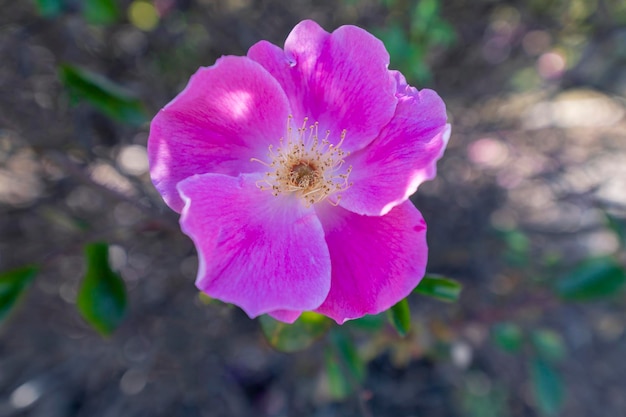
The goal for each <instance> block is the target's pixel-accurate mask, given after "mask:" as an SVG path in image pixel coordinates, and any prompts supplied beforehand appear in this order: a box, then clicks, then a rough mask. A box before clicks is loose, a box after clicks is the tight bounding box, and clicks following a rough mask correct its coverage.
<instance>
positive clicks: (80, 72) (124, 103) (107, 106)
mask: <svg viewBox="0 0 626 417" xmlns="http://www.w3.org/2000/svg"><path fill="white" fill-rule="evenodd" d="M59 76H60V78H61V81H63V84H65V86H66V87H67V89H68V91H69V92H70V95H71V96H72V98H73V99H74V101H77V100H85V101H86V102H88V103H89V104H91V105H92V106H94V107H95V108H96V109H97V110H99V111H100V112H102V113H104V114H106V115H107V116H109V117H111V118H113V119H115V120H117V121H119V122H122V123H127V124H129V125H133V126H139V125H141V124H143V123H144V122H146V121H147V116H146V111H145V109H144V106H143V104H142V103H141V100H139V99H138V98H137V97H136V96H135V95H134V94H133V93H131V92H130V91H128V90H126V89H125V88H123V87H121V86H120V85H118V84H115V83H114V82H112V81H111V80H109V79H107V78H105V77H103V76H102V75H100V74H97V73H95V72H91V71H89V70H86V69H84V68H79V67H76V66H73V65H62V66H61V67H60V68H59Z"/></svg>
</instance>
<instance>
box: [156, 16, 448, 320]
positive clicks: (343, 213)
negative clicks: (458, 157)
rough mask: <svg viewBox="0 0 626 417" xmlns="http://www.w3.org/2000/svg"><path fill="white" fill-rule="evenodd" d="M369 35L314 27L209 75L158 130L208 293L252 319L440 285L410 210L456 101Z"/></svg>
mask: <svg viewBox="0 0 626 417" xmlns="http://www.w3.org/2000/svg"><path fill="white" fill-rule="evenodd" d="M388 64H389V54H388V53H387V51H386V50H385V47H384V46H383V44H382V42H381V41H380V40H378V39H376V38H375V37H374V36H372V35H371V34H369V33H368V32H366V31H364V30H363V29H360V28H358V27H355V26H342V27H340V28H338V29H337V30H335V31H334V32H333V33H328V32H326V31H324V30H323V29H322V28H321V27H320V26H319V25H317V24H316V23H315V22H313V21H310V20H308V21H303V22H301V23H299V24H298V25H297V26H296V27H295V28H294V29H293V31H292V32H291V33H290V34H289V36H288V37H287V40H286V41H285V47H284V49H281V48H280V47H278V46H275V45H273V44H271V43H269V42H266V41H261V42H258V43H257V44H255V45H253V46H252V47H251V48H250V50H249V51H248V54H247V56H244V57H236V56H225V57H222V58H220V59H219V60H218V61H217V62H216V63H215V65H213V66H211V67H207V68H200V69H199V70H198V71H197V72H196V73H195V74H194V75H193V76H192V77H191V79H190V81H189V83H188V85H187V87H186V88H185V89H184V90H183V91H182V92H181V93H180V94H179V95H178V96H177V97H176V98H175V99H174V100H173V101H172V102H170V103H169V104H168V105H167V106H165V107H164V108H163V109H162V110H161V111H160V112H159V113H158V114H157V115H156V116H155V117H154V120H153V121H152V124H151V126H150V137H149V140H148V154H149V160H150V173H151V176H152V180H153V182H154V185H155V186H156V188H157V189H158V191H159V192H160V193H161V195H162V196H163V199H164V200H165V202H166V203H167V205H168V206H169V207H171V208H172V209H173V210H175V211H176V212H179V213H180V215H181V217H180V224H181V228H182V230H183V231H184V232H185V233H186V234H187V235H189V236H190V237H191V239H192V240H193V242H194V244H195V246H196V248H197V251H198V257H199V267H198V276H197V280H196V284H197V286H198V288H199V289H200V290H202V291H203V292H205V293H206V294H208V295H209V296H211V297H214V298H217V299H220V300H222V301H225V302H228V303H233V304H236V305H238V306H239V307H241V308H242V309H243V310H244V311H245V312H246V313H247V314H248V315H249V316H250V317H256V316H258V315H261V314H265V313H267V314H269V315H271V316H272V317H274V318H276V319H278V320H281V321H284V322H288V323H291V322H293V321H295V320H296V319H297V318H298V316H299V315H300V313H302V312H303V311H315V312H318V313H321V314H324V315H326V316H328V317H331V318H332V319H334V320H335V321H337V322H338V323H340V324H341V323H343V322H345V321H346V320H350V319H355V318H358V317H362V316H363V315H365V314H377V313H379V312H381V311H384V310H386V309H388V308H389V307H391V306H393V305H394V304H395V303H397V302H398V301H400V300H402V299H403V298H404V297H406V296H407V295H408V294H409V293H410V292H411V291H412V290H413V289H414V288H415V287H416V286H417V284H418V283H419V281H420V279H421V278H422V277H423V276H424V273H425V268H426V261H427V252H428V248H427V245H426V224H425V222H424V219H423V218H422V215H421V214H420V212H419V211H418V210H417V209H416V208H415V207H414V206H413V204H412V203H411V202H410V201H409V196H410V195H411V194H413V193H414V192H415V191H416V189H417V187H418V185H419V184H420V183H422V182H423V181H425V180H428V179H431V178H433V177H434V175H435V169H436V168H435V163H436V161H437V159H439V158H440V157H441V155H442V153H443V150H444V148H445V146H446V143H447V141H448V138H449V136H450V125H448V124H447V123H446V111H445V105H444V103H443V101H442V100H441V98H440V97H439V96H438V95H437V94H436V93H435V92H434V91H431V90H427V89H423V90H421V91H418V90H417V89H415V88H414V87H411V86H409V85H407V83H406V80H405V79H404V77H403V76H402V74H400V73H399V72H398V71H392V70H389V69H388Z"/></svg>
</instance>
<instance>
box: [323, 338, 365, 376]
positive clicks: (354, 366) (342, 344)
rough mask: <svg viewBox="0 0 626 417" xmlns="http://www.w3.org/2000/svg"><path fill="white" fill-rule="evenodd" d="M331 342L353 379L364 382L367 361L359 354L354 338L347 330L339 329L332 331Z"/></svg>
mask: <svg viewBox="0 0 626 417" xmlns="http://www.w3.org/2000/svg"><path fill="white" fill-rule="evenodd" d="M330 342H331V344H332V346H333V347H334V349H335V351H336V352H337V356H338V357H339V359H340V361H341V363H342V364H343V365H344V366H345V368H346V371H347V372H348V373H349V375H350V376H351V377H352V379H353V380H354V381H356V382H357V383H361V382H363V380H364V379H365V363H364V362H363V360H362V359H361V357H360V356H359V352H358V351H357V349H356V346H354V343H353V342H352V339H350V337H348V336H347V335H346V332H345V331H342V330H340V329H337V330H335V331H333V332H331V333H330Z"/></svg>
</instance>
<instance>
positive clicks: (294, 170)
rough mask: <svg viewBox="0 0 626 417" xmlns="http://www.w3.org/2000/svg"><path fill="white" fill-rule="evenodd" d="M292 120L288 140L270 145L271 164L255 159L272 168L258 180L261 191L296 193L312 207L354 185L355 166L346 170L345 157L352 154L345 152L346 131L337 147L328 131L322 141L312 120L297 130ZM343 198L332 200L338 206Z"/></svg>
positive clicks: (288, 122) (316, 124) (288, 120)
mask: <svg viewBox="0 0 626 417" xmlns="http://www.w3.org/2000/svg"><path fill="white" fill-rule="evenodd" d="M292 119H293V117H292V116H289V118H288V119H287V139H286V140H285V139H284V138H281V139H280V141H279V147H278V148H276V149H275V150H274V147H273V146H272V145H270V146H269V152H268V154H267V156H268V158H269V161H271V162H269V163H268V162H265V161H262V160H260V159H257V158H252V159H251V160H252V161H255V162H260V163H261V164H263V165H265V166H266V167H268V168H270V171H268V172H267V173H266V175H265V178H264V179H262V180H259V181H257V187H259V189H261V190H271V191H272V194H274V195H275V196H279V195H281V194H286V193H295V194H296V195H298V196H299V197H300V198H302V200H303V202H304V204H305V205H306V206H307V207H310V206H311V205H312V204H315V203H318V202H320V201H322V200H325V199H326V198H327V197H328V196H330V195H332V194H335V193H337V192H340V191H343V190H345V189H347V188H348V187H350V185H351V184H349V183H348V176H349V175H350V172H351V171H352V167H351V166H349V167H348V168H346V169H342V167H343V165H344V158H345V157H347V156H348V155H349V153H348V152H344V151H343V150H342V149H341V145H342V144H343V141H344V139H345V137H346V131H345V130H344V131H342V132H341V136H340V140H339V142H338V143H337V144H336V145H333V144H332V143H330V141H329V140H328V138H329V136H330V131H328V130H327V131H326V135H325V136H324V138H323V139H321V140H320V138H319V136H318V128H319V125H318V123H317V122H315V123H313V124H312V125H310V126H308V127H307V122H308V118H305V119H304V121H303V123H302V127H300V128H298V129H296V130H295V131H294V129H293V127H292ZM340 198H341V195H340V194H337V196H336V197H335V198H334V201H333V199H329V200H328V201H329V202H330V203H331V204H333V205H337V204H339V199H340Z"/></svg>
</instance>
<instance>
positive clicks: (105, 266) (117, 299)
mask: <svg viewBox="0 0 626 417" xmlns="http://www.w3.org/2000/svg"><path fill="white" fill-rule="evenodd" d="M85 259H86V262H87V272H86V273H85V277H84V278H83V281H82V283H81V285H80V288H79V290H78V299H77V307H78V311H79V312H80V313H81V315H82V316H83V318H84V319H85V320H86V321H87V322H88V323H89V324H90V325H91V326H92V327H93V328H94V329H96V330H97V331H98V332H99V333H100V334H102V335H104V336H108V335H110V334H111V333H113V331H114V330H115V329H116V328H117V326H119V324H120V323H121V322H122V320H123V319H124V316H125V315H126V288H125V286H124V281H122V278H121V277H120V276H119V275H118V274H117V273H115V272H114V271H113V270H112V269H111V266H110V265H109V245H107V244H106V243H92V244H90V245H87V246H86V247H85Z"/></svg>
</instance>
